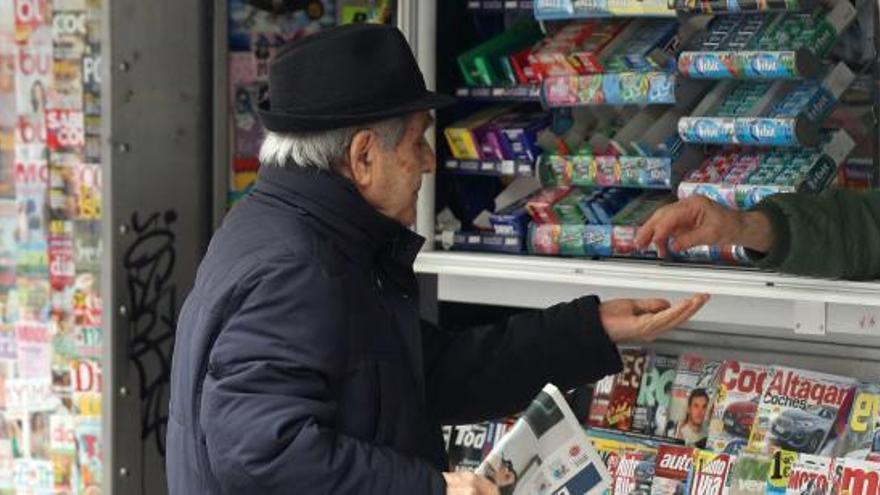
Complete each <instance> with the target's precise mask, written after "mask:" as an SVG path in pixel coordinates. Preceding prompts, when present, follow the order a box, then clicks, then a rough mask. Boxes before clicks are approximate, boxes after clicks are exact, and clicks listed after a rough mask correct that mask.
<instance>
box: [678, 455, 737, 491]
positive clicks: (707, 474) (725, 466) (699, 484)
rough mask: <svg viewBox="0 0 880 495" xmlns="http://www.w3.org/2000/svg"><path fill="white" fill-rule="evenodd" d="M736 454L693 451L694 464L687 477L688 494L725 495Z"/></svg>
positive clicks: (728, 488)
mask: <svg viewBox="0 0 880 495" xmlns="http://www.w3.org/2000/svg"><path fill="white" fill-rule="evenodd" d="M735 459H736V456H732V455H730V454H716V453H715V452H710V451H708V450H699V449H697V450H695V451H694V466H693V469H691V473H690V476H689V477H688V481H687V487H686V491H687V493H688V495H727V494H728V493H730V482H731V477H730V468H731V466H732V465H733V461H734V460H735Z"/></svg>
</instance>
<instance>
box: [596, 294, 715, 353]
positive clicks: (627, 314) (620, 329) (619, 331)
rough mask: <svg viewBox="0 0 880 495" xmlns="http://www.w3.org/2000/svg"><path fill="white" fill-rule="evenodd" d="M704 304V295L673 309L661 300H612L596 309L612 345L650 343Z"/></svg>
mask: <svg viewBox="0 0 880 495" xmlns="http://www.w3.org/2000/svg"><path fill="white" fill-rule="evenodd" d="M708 301H709V295H708V294H698V295H695V296H693V297H691V298H689V299H685V300H684V301H681V302H679V303H677V304H675V305H674V306H673V305H671V304H670V303H669V301H667V300H665V299H614V300H611V301H607V302H603V303H602V304H601V305H599V318H600V319H601V320H602V326H604V327H605V332H607V333H608V336H609V337H610V338H611V340H612V341H613V342H614V343H616V344H625V343H635V342H651V341H652V340H654V339H656V338H657V337H659V336H660V335H663V334H664V333H666V332H668V331H669V330H672V329H673V328H676V327H677V326H679V325H681V324H682V323H684V322H686V321H688V320H689V319H691V317H692V316H694V315H695V314H696V313H697V311H699V310H700V309H701V308H702V307H703V305H705V304H706V303H707V302H708Z"/></svg>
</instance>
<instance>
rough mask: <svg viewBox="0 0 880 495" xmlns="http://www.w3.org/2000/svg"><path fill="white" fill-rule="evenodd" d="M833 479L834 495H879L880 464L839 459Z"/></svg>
mask: <svg viewBox="0 0 880 495" xmlns="http://www.w3.org/2000/svg"><path fill="white" fill-rule="evenodd" d="M833 478H834V479H833V481H832V489H831V494H832V495H877V493H878V491H880V463H877V462H871V461H863V460H861V459H848V458H842V459H837V460H836V461H835V462H834V468H833Z"/></svg>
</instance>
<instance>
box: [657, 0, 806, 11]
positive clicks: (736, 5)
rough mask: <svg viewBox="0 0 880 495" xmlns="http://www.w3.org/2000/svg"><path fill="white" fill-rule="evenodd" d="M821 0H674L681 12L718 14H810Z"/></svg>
mask: <svg viewBox="0 0 880 495" xmlns="http://www.w3.org/2000/svg"><path fill="white" fill-rule="evenodd" d="M819 3H820V2H819V0H673V2H672V4H673V8H674V9H675V10H677V11H679V12H687V13H701V14H718V13H726V12H731V13H732V12H771V11H778V10H783V11H791V12H800V11H805V12H809V11H811V10H813V9H815V8H816V7H818V6H819Z"/></svg>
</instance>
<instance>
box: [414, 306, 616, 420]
mask: <svg viewBox="0 0 880 495" xmlns="http://www.w3.org/2000/svg"><path fill="white" fill-rule="evenodd" d="M422 327H423V331H422V339H423V344H424V347H425V375H426V387H427V395H428V404H429V407H430V408H431V411H432V413H434V415H435V416H436V419H437V420H439V421H440V422H441V423H442V424H463V423H473V422H478V421H483V420H487V419H492V418H499V417H503V416H507V415H510V414H513V413H517V412H521V411H522V410H523V409H525V408H526V406H528V404H529V403H530V401H531V400H532V399H533V398H534V397H535V395H536V394H537V393H538V392H539V391H540V390H541V388H542V387H543V386H544V385H545V384H547V383H548V382H552V383H553V384H555V385H556V386H557V387H559V388H560V389H562V390H566V389H569V388H572V387H575V386H578V385H583V384H585V383H588V382H592V381H596V380H598V379H600V378H602V377H604V376H606V375H610V374H614V373H617V372H619V371H620V370H621V362H620V354H619V352H618V350H617V346H615V345H614V343H612V342H611V340H610V339H609V337H608V334H606V333H605V329H604V328H603V327H602V324H601V321H600V319H599V299H598V298H596V297H594V296H590V297H584V298H580V299H577V300H575V301H572V302H570V303H566V304H559V305H557V306H554V307H551V308H549V309H546V310H544V311H533V312H528V313H523V314H519V315H516V316H513V317H511V318H509V319H507V320H506V321H502V322H500V323H497V324H495V325H489V326H483V327H477V328H471V329H466V330H463V331H460V332H450V331H445V330H442V329H439V328H437V327H435V326H433V325H430V324H428V323H423V324H422Z"/></svg>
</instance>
